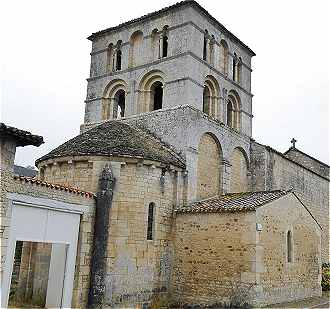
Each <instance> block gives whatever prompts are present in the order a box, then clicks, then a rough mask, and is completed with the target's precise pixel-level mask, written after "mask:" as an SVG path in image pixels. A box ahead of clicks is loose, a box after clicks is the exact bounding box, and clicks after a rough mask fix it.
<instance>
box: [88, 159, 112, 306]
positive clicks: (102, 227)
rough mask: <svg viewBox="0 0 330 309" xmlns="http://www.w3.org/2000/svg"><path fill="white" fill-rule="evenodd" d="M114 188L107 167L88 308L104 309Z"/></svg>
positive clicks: (98, 202) (101, 185)
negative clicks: (110, 216) (110, 215)
mask: <svg viewBox="0 0 330 309" xmlns="http://www.w3.org/2000/svg"><path fill="white" fill-rule="evenodd" d="M114 186H115V178H114V176H113V173H112V171H111V169H110V166H109V165H106V166H105V167H104V169H103V171H102V174H101V178H100V183H99V191H98V193H97V200H96V211H95V223H94V241H93V244H94V248H93V253H92V260H91V279H90V289H89V295H88V308H102V304H103V302H104V296H105V277H106V256H107V244H108V236H109V225H110V218H109V213H110V209H111V206H112V196H113V189H114Z"/></svg>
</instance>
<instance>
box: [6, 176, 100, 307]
mask: <svg viewBox="0 0 330 309" xmlns="http://www.w3.org/2000/svg"><path fill="white" fill-rule="evenodd" d="M1 176H2V179H1V180H2V181H3V182H2V184H4V185H1V207H2V208H1V209H2V210H3V215H2V217H1V225H2V234H1V270H3V266H4V263H5V257H6V253H7V245H8V237H9V231H10V222H11V207H12V206H11V204H10V203H9V202H8V199H7V193H18V194H24V195H29V196H33V197H38V198H48V199H54V200H58V201H63V202H67V203H71V204H77V208H78V209H79V210H82V209H83V214H82V217H81V223H80V230H79V242H78V248H77V249H78V251H77V262H76V271H75V282H74V292H73V306H74V307H77V308H81V307H82V308H83V307H84V304H86V300H87V298H86V297H85V295H86V294H87V293H88V288H89V260H90V254H91V248H92V247H91V245H92V233H93V231H92V229H93V218H94V199H93V198H90V197H88V198H87V197H85V196H82V195H80V194H75V193H69V192H65V191H59V190H55V189H52V188H48V187H46V186H40V185H35V184H31V183H26V182H21V181H19V180H14V179H13V174H12V173H11V172H9V171H8V170H6V173H2V175H1Z"/></svg>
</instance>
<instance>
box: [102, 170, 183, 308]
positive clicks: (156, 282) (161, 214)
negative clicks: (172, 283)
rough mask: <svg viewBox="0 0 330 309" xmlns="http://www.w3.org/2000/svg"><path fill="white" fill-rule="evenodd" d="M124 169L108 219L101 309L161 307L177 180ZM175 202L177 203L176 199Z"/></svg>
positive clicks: (169, 261) (165, 289) (166, 281)
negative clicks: (150, 230) (151, 212)
mask: <svg viewBox="0 0 330 309" xmlns="http://www.w3.org/2000/svg"><path fill="white" fill-rule="evenodd" d="M160 177H161V170H160V169H158V168H156V169H155V168H152V167H150V166H149V167H148V166H136V164H126V165H125V166H122V168H121V169H120V175H117V182H116V187H115V191H114V197H113V206H112V209H111V213H110V234H109V244H108V257H107V277H106V280H107V286H106V303H107V304H108V305H110V306H117V307H119V306H126V307H134V306H135V305H138V304H139V305H141V306H142V304H144V303H150V302H151V303H153V304H156V303H160V302H164V301H166V295H167V292H168V289H169V279H170V271H171V268H172V259H173V252H172V238H171V229H172V225H173V207H174V204H175V202H176V199H177V196H176V176H175V175H174V174H173V173H171V172H166V174H165V184H164V187H163V188H162V187H161V186H160ZM179 199H180V198H179ZM150 203H154V205H155V210H154V226H153V240H147V221H148V206H149V204H150Z"/></svg>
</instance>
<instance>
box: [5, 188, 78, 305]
mask: <svg viewBox="0 0 330 309" xmlns="http://www.w3.org/2000/svg"><path fill="white" fill-rule="evenodd" d="M8 197H9V198H10V197H11V199H10V200H9V203H11V222H10V230H9V238H8V247H7V252H6V260H5V266H4V273H3V278H2V279H3V280H2V287H1V290H2V291H1V294H2V295H1V302H2V304H1V307H2V308H6V307H7V306H8V298H9V292H10V283H11V276H12V269H13V261H14V254H15V246H16V241H17V240H21V241H32V242H46V243H61V244H66V245H68V246H67V259H66V263H65V264H66V265H65V274H64V283H63V294H62V308H71V301H72V290H73V280H74V269H75V262H76V252H77V243H78V234H79V225H80V215H81V214H82V211H81V210H80V209H81V207H79V206H80V205H74V204H69V203H64V202H59V201H54V200H50V199H41V198H32V197H31V196H26V195H21V194H15V193H14V194H8Z"/></svg>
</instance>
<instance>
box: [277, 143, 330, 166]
mask: <svg viewBox="0 0 330 309" xmlns="http://www.w3.org/2000/svg"><path fill="white" fill-rule="evenodd" d="M291 150H296V151H298V152H300V153H301V154H303V155H305V156H306V157H308V158H311V159H312V160H315V161H317V162H318V163H320V164H322V165H325V166H326V167H328V168H330V166H329V165H328V164H327V163H324V162H322V161H320V160H318V159H316V158H314V157H313V156H311V155H309V154H307V153H306V152H303V151H302V150H300V149H298V148H296V147H292V146H291V147H290V148H289V149H288V150H287V151H286V152H284V153H283V154H284V155H286V154H287V153H288V152H289V151H291Z"/></svg>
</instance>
